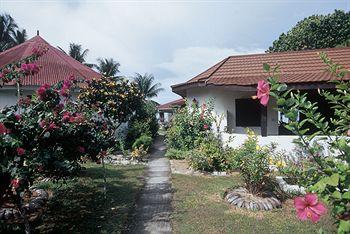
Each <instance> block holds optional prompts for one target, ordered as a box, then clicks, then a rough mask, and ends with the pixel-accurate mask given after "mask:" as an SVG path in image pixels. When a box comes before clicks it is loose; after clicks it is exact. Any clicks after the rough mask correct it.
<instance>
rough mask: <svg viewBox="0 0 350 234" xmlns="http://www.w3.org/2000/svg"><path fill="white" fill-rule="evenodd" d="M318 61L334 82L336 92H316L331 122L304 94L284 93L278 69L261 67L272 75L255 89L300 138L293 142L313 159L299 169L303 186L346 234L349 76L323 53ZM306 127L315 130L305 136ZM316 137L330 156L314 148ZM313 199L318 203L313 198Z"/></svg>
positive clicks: (349, 215)
mask: <svg viewBox="0 0 350 234" xmlns="http://www.w3.org/2000/svg"><path fill="white" fill-rule="evenodd" d="M321 58H322V59H323V61H324V62H325V63H326V64H327V65H328V67H329V70H330V72H331V73H332V74H333V75H334V80H332V81H330V82H331V83H332V84H334V87H335V92H330V91H327V90H319V94H320V95H321V96H322V97H324V98H325V99H326V100H327V102H328V103H329V105H330V106H331V108H332V110H334V116H333V117H332V118H331V119H329V120H328V119H327V118H326V117H325V116H323V115H322V114H321V113H320V112H319V111H318V106H317V103H313V102H310V101H308V100H307V96H306V94H301V93H300V92H299V91H292V90H287V85H286V84H281V83H279V75H278V74H279V73H278V67H277V68H275V69H271V68H270V66H269V65H267V64H265V65H264V68H265V70H266V71H268V72H271V76H270V77H269V78H268V82H265V81H262V83H264V84H263V85H261V87H260V88H259V87H258V98H260V99H262V98H266V97H267V98H268V97H269V96H270V95H271V96H272V97H274V98H276V100H277V104H278V111H280V112H281V113H282V114H284V115H285V116H286V117H287V118H288V119H289V122H288V123H287V124H286V125H285V126H286V128H287V129H289V130H290V131H292V132H293V133H294V134H296V135H298V136H299V138H298V140H297V141H296V143H297V144H298V145H300V146H301V147H302V148H303V149H305V150H306V152H308V154H309V155H311V157H312V159H313V160H312V164H311V166H308V167H302V168H301V171H300V175H301V176H302V175H305V177H304V178H302V179H303V180H302V181H306V184H305V185H306V186H307V187H308V189H309V191H310V192H317V193H318V194H319V195H320V196H321V198H322V199H323V200H324V201H326V202H327V203H328V204H329V205H330V206H331V207H332V214H333V216H334V217H335V218H336V224H337V226H338V232H339V233H349V232H350V191H349V189H350V167H349V165H350V138H349V137H348V136H350V131H349V129H350V95H349V90H350V82H349V81H346V80H345V78H348V77H349V71H348V70H347V69H345V68H344V67H342V66H341V65H338V64H336V63H334V62H333V61H332V60H331V59H329V58H328V57H327V56H326V55H325V54H321ZM262 87H265V88H262ZM299 114H302V115H304V116H305V118H304V119H303V120H301V121H299V119H298V115H299ZM307 124H311V125H312V126H313V127H315V129H317V131H316V132H314V133H313V134H310V135H306V134H308V132H309V129H308V127H307ZM317 135H321V136H322V138H321V140H325V141H326V142H327V144H328V147H329V149H330V152H331V153H332V155H331V156H329V157H324V156H322V155H320V154H319V152H318V148H317V147H314V146H313V144H312V142H313V141H314V140H316V139H315V137H316V136H317ZM318 140H320V139H318ZM308 196H309V197H312V196H311V195H308ZM309 200H310V199H309ZM312 200H313V201H317V199H316V200H315V198H313V199H312ZM299 204H300V199H299V200H296V206H298V205H299ZM305 204H306V203H305ZM323 211H324V209H323ZM323 211H322V214H323V213H324V212H323ZM315 215H316V216H315ZM320 215H321V213H319V214H317V212H316V213H314V212H312V213H310V217H309V216H308V217H309V218H311V219H312V221H314V222H315V221H316V222H317V221H318V219H319V216H320ZM301 218H303V217H301Z"/></svg>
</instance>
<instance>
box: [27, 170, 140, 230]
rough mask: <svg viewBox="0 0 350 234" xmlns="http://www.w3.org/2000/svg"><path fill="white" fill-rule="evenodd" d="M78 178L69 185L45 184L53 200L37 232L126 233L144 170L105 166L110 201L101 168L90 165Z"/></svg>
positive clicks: (38, 225) (70, 181)
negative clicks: (104, 191) (105, 196)
mask: <svg viewBox="0 0 350 234" xmlns="http://www.w3.org/2000/svg"><path fill="white" fill-rule="evenodd" d="M84 166H85V167H86V168H87V169H86V171H85V172H84V173H83V174H82V175H81V176H79V177H77V178H74V179H71V180H68V181H67V183H62V184H60V183H58V184H57V183H56V184H54V183H51V182H45V183H42V184H41V185H40V187H41V188H44V189H47V190H51V191H52V193H53V197H52V198H51V199H50V200H49V202H48V207H47V210H46V212H45V213H44V214H43V216H42V220H41V222H40V223H37V224H36V225H33V227H34V226H36V227H35V231H36V232H40V233H42V232H45V233H47V232H55V233H66V232H72V233H76V232H79V233H120V232H122V231H126V230H125V229H126V227H127V223H126V222H127V219H128V215H129V212H130V211H131V210H132V209H133V206H134V203H135V200H136V196H137V194H138V192H139V190H140V189H141V187H142V185H143V181H142V176H143V173H144V166H141V165H136V166H113V165H107V166H106V177H107V199H106V201H105V200H104V193H103V169H102V167H101V165H96V164H92V163H88V164H85V165H84Z"/></svg>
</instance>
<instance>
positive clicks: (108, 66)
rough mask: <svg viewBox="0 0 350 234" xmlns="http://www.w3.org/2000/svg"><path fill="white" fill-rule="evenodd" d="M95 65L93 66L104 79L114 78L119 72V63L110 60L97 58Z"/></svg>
mask: <svg viewBox="0 0 350 234" xmlns="http://www.w3.org/2000/svg"><path fill="white" fill-rule="evenodd" d="M97 63H98V64H97V65H95V67H96V69H97V70H98V71H99V72H100V73H101V74H102V75H104V76H106V77H115V75H116V74H117V73H118V72H119V66H120V63H118V62H117V61H115V60H114V59H112V58H108V59H107V58H104V59H101V58H98V59H97Z"/></svg>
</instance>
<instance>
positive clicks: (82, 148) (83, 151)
mask: <svg viewBox="0 0 350 234" xmlns="http://www.w3.org/2000/svg"><path fill="white" fill-rule="evenodd" d="M77 150H78V152H80V153H82V154H83V153H85V148H84V147H83V146H78V147H77Z"/></svg>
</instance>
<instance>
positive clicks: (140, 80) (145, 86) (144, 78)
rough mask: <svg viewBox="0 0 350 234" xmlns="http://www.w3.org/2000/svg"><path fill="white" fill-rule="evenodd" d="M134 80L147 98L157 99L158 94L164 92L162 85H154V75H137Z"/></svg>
mask: <svg viewBox="0 0 350 234" xmlns="http://www.w3.org/2000/svg"><path fill="white" fill-rule="evenodd" d="M133 79H134V81H135V82H136V84H137V86H138V88H139V90H140V91H141V93H142V94H143V96H144V97H145V98H153V97H157V96H158V93H159V92H161V91H163V90H164V89H163V88H161V87H160V86H161V84H160V83H156V84H153V82H154V76H153V75H152V74H147V73H145V74H144V75H141V74H139V73H136V74H135V76H134V77H133Z"/></svg>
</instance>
